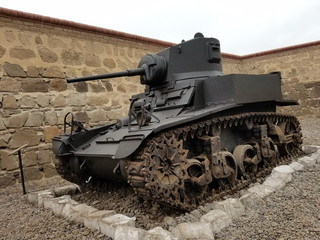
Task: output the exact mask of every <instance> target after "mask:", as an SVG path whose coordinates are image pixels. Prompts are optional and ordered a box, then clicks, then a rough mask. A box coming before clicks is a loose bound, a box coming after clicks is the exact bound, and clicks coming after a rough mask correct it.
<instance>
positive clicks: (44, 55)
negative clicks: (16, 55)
mask: <svg viewBox="0 0 320 240" xmlns="http://www.w3.org/2000/svg"><path fill="white" fill-rule="evenodd" d="M38 53H39V56H40V57H41V59H42V61H44V62H46V63H54V62H56V61H58V56H57V54H55V53H54V52H52V51H50V50H49V49H48V48H46V47H43V46H39V47H38Z"/></svg>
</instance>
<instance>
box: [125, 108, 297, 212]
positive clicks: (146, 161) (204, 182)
mask: <svg viewBox="0 0 320 240" xmlns="http://www.w3.org/2000/svg"><path fill="white" fill-rule="evenodd" d="M301 144H302V134H301V129H300V125H299V122H298V120H297V119H296V118H295V117H293V116H290V115H280V114H276V113H248V114H241V115H233V116H227V117H219V118H213V119H210V120H205V121H201V122H198V123H194V124H191V125H187V126H182V127H179V128H176V129H172V130H167V131H164V132H162V133H159V134H157V135H156V136H154V137H153V138H151V139H149V140H147V141H146V142H145V144H144V146H143V147H142V148H141V150H140V151H139V152H137V153H136V154H135V155H134V156H133V157H132V158H131V161H129V162H128V165H127V167H126V171H127V174H128V183H129V184H130V185H131V186H132V187H133V188H134V190H135V192H136V193H137V194H138V195H139V196H141V197H143V198H148V199H153V200H155V201H158V202H160V203H162V204H165V205H169V206H172V207H175V208H179V209H184V210H192V209H194V208H196V207H197V206H199V205H201V204H203V203H205V202H207V201H212V200H215V199H219V198H221V197H223V196H225V195H227V194H233V193H235V192H237V191H239V190H240V189H242V188H244V187H246V186H248V185H249V184H250V183H252V182H255V180H256V179H257V178H259V177H264V176H266V175H268V174H269V173H270V171H271V170H272V168H273V167H274V166H276V165H278V164H283V163H286V162H288V161H290V159H291V157H293V156H297V155H299V154H301V153H302V150H301Z"/></svg>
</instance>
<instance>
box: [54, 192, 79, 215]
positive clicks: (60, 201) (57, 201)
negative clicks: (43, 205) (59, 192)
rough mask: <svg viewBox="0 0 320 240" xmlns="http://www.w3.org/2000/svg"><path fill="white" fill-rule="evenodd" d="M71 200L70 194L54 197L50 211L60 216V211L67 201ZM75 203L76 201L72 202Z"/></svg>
mask: <svg viewBox="0 0 320 240" xmlns="http://www.w3.org/2000/svg"><path fill="white" fill-rule="evenodd" d="M71 201H73V200H71V196H70V195H64V196H61V197H58V198H54V200H53V202H52V208H51V209H52V212H53V213H54V215H56V216H62V211H63V209H64V207H65V205H66V204H67V203H70V202H71ZM74 204H76V202H74Z"/></svg>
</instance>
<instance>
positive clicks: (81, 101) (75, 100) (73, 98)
mask: <svg viewBox="0 0 320 240" xmlns="http://www.w3.org/2000/svg"><path fill="white" fill-rule="evenodd" d="M86 103H87V98H86V95H85V94H79V93H78V94H71V95H70V97H69V99H68V104H69V105H70V106H76V107H81V106H85V105H86Z"/></svg>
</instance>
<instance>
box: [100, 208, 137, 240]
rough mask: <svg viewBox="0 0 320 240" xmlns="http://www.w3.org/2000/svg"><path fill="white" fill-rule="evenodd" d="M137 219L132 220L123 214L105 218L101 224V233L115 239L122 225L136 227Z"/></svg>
mask: <svg viewBox="0 0 320 240" xmlns="http://www.w3.org/2000/svg"><path fill="white" fill-rule="evenodd" d="M135 220H136V218H135V217H133V218H130V217H127V216H125V215H122V214H116V215H113V216H110V217H106V218H103V219H102V220H101V222H100V231H101V232H102V233H103V234H105V235H107V236H108V237H111V238H113V239H114V235H115V231H116V228H117V227H118V226H120V225H125V226H130V227H135Z"/></svg>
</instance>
